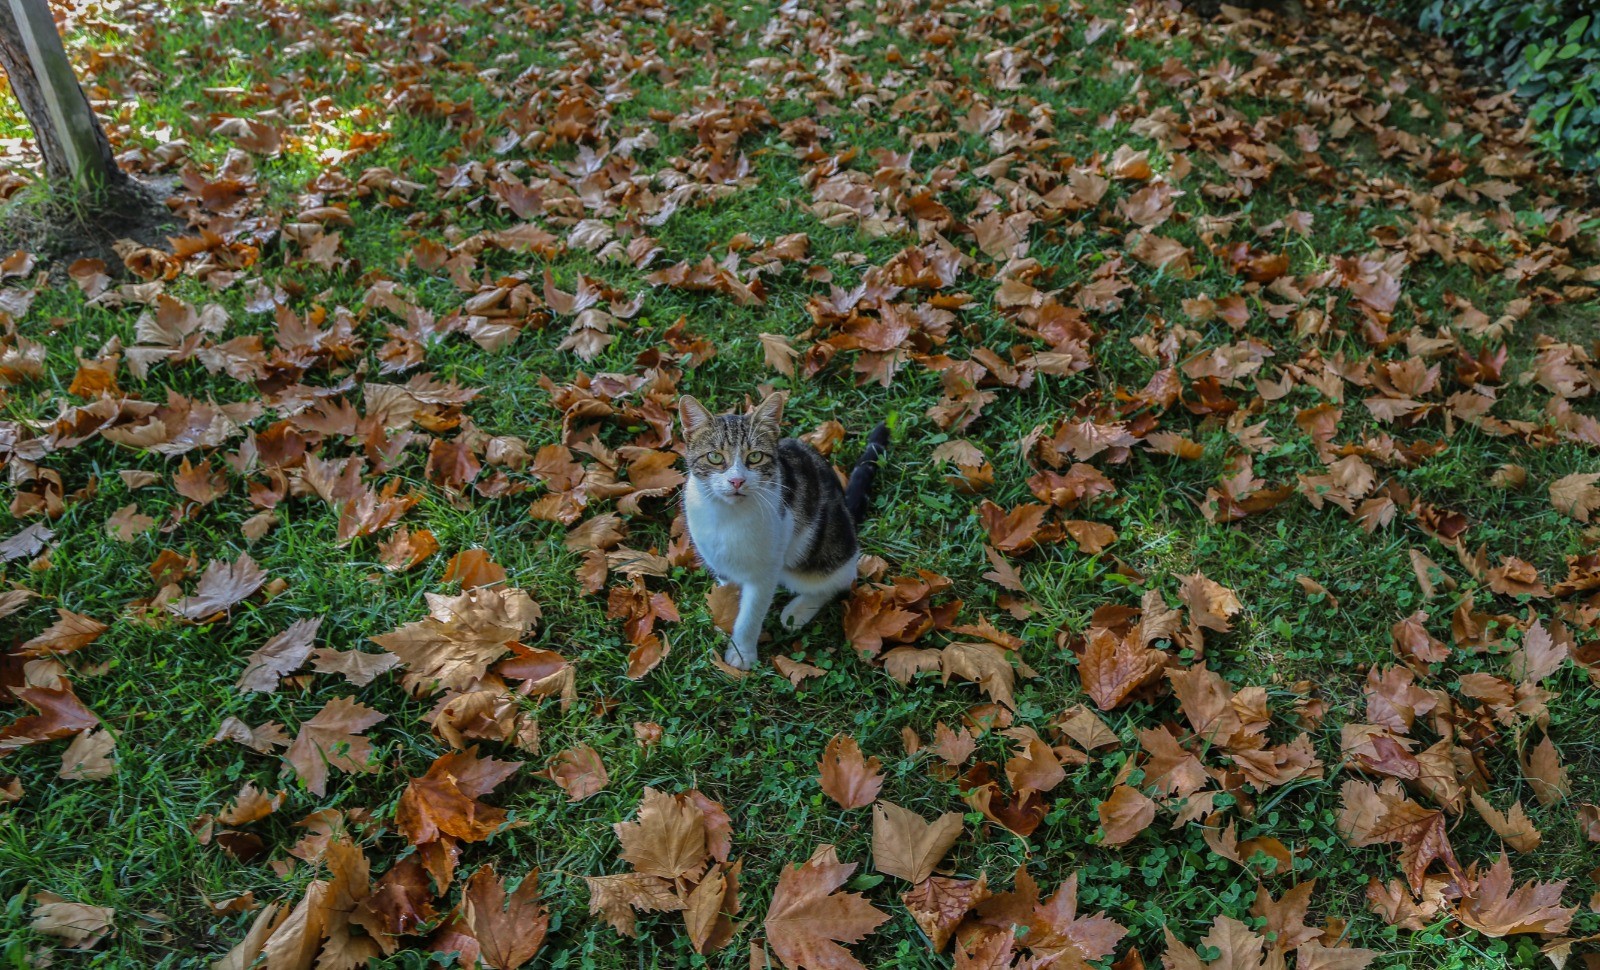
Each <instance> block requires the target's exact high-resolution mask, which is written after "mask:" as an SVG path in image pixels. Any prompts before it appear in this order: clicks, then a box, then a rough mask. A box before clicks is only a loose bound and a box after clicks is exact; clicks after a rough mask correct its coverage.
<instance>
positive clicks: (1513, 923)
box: [1456, 852, 1577, 936]
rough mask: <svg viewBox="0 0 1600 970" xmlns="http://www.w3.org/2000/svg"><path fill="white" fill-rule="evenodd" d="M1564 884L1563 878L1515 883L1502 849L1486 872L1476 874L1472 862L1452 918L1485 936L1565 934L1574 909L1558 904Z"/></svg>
mask: <svg viewBox="0 0 1600 970" xmlns="http://www.w3.org/2000/svg"><path fill="white" fill-rule="evenodd" d="M1566 886H1567V881H1566V880H1565V879H1562V880H1559V881H1557V882H1528V883H1524V884H1523V885H1521V886H1516V885H1515V883H1514V879H1513V876H1512V874H1511V862H1510V860H1509V859H1507V858H1506V854H1505V853H1504V852H1502V853H1500V858H1498V859H1496V860H1495V862H1494V865H1492V866H1490V867H1489V871H1488V872H1486V873H1482V874H1481V875H1480V874H1479V872H1478V868H1477V866H1476V865H1474V866H1473V868H1472V869H1471V870H1470V871H1469V872H1468V873H1467V881H1466V884H1465V885H1464V886H1463V887H1462V889H1463V895H1462V898H1461V903H1460V904H1459V905H1458V906H1457V907H1456V917H1457V918H1458V919H1460V920H1461V922H1463V923H1465V924H1467V925H1468V926H1470V927H1472V928H1473V929H1475V930H1477V931H1478V932H1480V933H1483V934H1485V935H1488V936H1510V935H1512V934H1515V933H1548V934H1555V933H1565V932H1566V931H1567V927H1568V926H1570V925H1571V924H1572V917H1573V914H1574V913H1576V912H1577V908H1576V907H1566V906H1562V905H1561V891H1562V890H1563V889H1565V888H1566Z"/></svg>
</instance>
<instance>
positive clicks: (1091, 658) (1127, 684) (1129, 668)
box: [1078, 627, 1167, 711]
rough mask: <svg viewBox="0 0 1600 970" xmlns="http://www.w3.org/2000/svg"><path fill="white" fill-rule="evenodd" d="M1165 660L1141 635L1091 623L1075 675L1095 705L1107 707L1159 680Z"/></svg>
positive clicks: (1124, 700) (1164, 656)
mask: <svg viewBox="0 0 1600 970" xmlns="http://www.w3.org/2000/svg"><path fill="white" fill-rule="evenodd" d="M1166 663H1167V655H1166V654H1165V653H1163V652H1162V651H1160V650H1156V649H1154V648H1152V647H1149V646H1147V645H1146V643H1145V642H1144V641H1143V639H1142V638H1140V637H1138V636H1135V635H1133V634H1131V633H1130V634H1128V635H1125V636H1119V635H1118V634H1116V633H1114V632H1113V631H1111V630H1108V629H1104V628H1100V627H1094V628H1091V629H1090V630H1089V636H1088V642H1087V644H1086V646H1085V647H1084V651H1083V654H1082V655H1081V656H1080V657H1079V658H1078V676H1079V677H1080V678H1082V680H1083V690H1084V693H1086V694H1088V695H1089V698H1090V699H1091V700H1093V701H1094V703H1095V706H1096V707H1098V708H1100V709H1101V710H1102V711H1109V710H1112V709H1114V708H1116V707H1117V706H1119V705H1121V704H1123V703H1124V702H1126V701H1127V700H1128V698H1129V697H1131V696H1133V695H1134V694H1135V693H1137V692H1138V691H1139V690H1140V689H1141V688H1144V687H1146V686H1148V685H1150V684H1152V683H1155V682H1156V681H1157V680H1159V679H1160V677H1161V672H1162V670H1164V669H1165V668H1166Z"/></svg>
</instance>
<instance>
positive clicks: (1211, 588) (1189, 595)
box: [1178, 573, 1244, 633]
mask: <svg viewBox="0 0 1600 970" xmlns="http://www.w3.org/2000/svg"><path fill="white" fill-rule="evenodd" d="M1182 579H1183V583H1182V585H1181V586H1180V587H1179V588H1178V596H1179V598H1180V599H1182V600H1183V604H1184V605H1185V606H1187V607H1188V608H1189V622H1191V623H1193V624H1194V625H1195V626H1197V627H1204V628H1205V629H1207V630H1215V631H1217V632H1218V633H1227V632H1228V631H1230V630H1232V629H1233V624H1232V623H1231V622H1230V619H1231V618H1232V617H1233V616H1234V615H1235V614H1237V613H1238V612H1239V611H1240V610H1241V609H1243V608H1244V607H1243V606H1242V605H1240V603H1239V597H1238V596H1236V595H1235V594H1234V592H1233V590H1231V589H1229V588H1227V587H1226V586H1223V585H1221V584H1220V583H1217V582H1215V581H1213V580H1210V579H1207V578H1206V577H1205V576H1203V575H1201V574H1200V573H1195V574H1194V575H1192V576H1184V577H1182Z"/></svg>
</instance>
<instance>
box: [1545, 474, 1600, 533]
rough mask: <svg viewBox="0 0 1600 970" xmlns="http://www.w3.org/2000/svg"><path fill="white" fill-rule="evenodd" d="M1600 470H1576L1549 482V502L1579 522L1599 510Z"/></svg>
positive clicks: (1586, 520) (1585, 520)
mask: <svg viewBox="0 0 1600 970" xmlns="http://www.w3.org/2000/svg"><path fill="white" fill-rule="evenodd" d="M1596 482H1600V472H1578V473H1575V474H1572V475H1567V476H1565V477H1564V478H1559V479H1557V480H1555V481H1553V482H1551V483H1550V504H1551V505H1554V506H1555V507H1556V510H1557V511H1559V512H1562V513H1564V514H1566V515H1570V516H1572V517H1573V518H1574V519H1577V520H1578V521H1579V522H1588V521H1589V516H1590V515H1592V514H1593V513H1594V512H1595V511H1596V510H1600V487H1596V486H1595V483H1596Z"/></svg>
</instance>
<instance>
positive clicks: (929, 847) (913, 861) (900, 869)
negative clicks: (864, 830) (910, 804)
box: [872, 801, 965, 883]
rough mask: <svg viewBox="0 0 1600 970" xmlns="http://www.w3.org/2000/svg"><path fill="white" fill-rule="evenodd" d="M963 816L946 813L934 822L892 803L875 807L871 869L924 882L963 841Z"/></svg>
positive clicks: (873, 813)
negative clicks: (958, 842) (952, 848)
mask: <svg viewBox="0 0 1600 970" xmlns="http://www.w3.org/2000/svg"><path fill="white" fill-rule="evenodd" d="M964 824H965V822H964V816H963V815H962V814H961V813H960V812H946V813H945V814H943V815H941V816H939V817H938V818H937V819H935V820H933V821H932V822H925V821H923V819H922V816H920V815H918V814H917V813H916V812H913V811H910V810H909V809H905V808H901V807H900V806H899V805H896V804H894V803H893V802H886V801H879V802H878V803H877V804H875V805H873V807H872V867H873V868H874V869H876V870H877V871H879V872H881V873H884V874H885V875H890V876H899V877H900V878H901V879H904V880H906V881H907V882H912V883H921V882H924V881H926V880H927V879H928V877H929V876H931V875H933V870H934V868H935V867H936V866H938V865H939V862H940V860H942V859H943V858H944V856H945V853H946V852H949V851H950V847H951V846H953V845H955V844H956V840H957V839H959V838H961V831H962V828H963V827H964Z"/></svg>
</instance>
